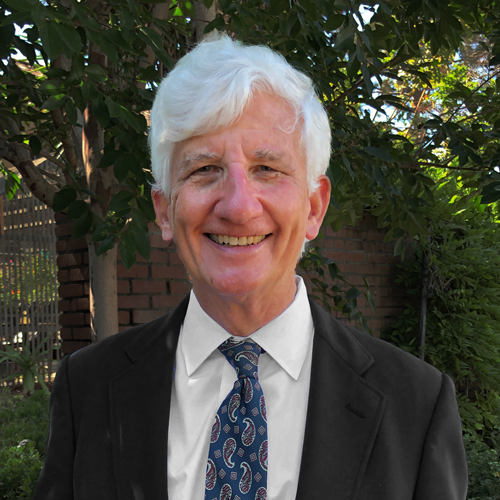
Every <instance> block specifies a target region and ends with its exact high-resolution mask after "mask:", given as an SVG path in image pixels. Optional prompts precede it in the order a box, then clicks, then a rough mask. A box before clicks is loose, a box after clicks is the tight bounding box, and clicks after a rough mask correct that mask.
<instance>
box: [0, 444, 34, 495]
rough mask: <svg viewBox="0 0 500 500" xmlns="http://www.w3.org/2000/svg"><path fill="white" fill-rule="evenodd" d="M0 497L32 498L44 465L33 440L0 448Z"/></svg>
mask: <svg viewBox="0 0 500 500" xmlns="http://www.w3.org/2000/svg"><path fill="white" fill-rule="evenodd" d="M0 464H1V465H0V498H2V500H30V499H31V498H33V493H34V490H35V486H36V482H37V480H38V476H39V475H40V471H41V469H42V466H43V460H42V458H41V457H40V454H39V453H38V452H37V451H36V449H35V448H34V446H33V443H32V442H31V441H27V442H25V443H21V444H19V445H18V446H13V447H11V448H6V449H3V450H2V449H0Z"/></svg>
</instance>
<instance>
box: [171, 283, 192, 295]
mask: <svg viewBox="0 0 500 500" xmlns="http://www.w3.org/2000/svg"><path fill="white" fill-rule="evenodd" d="M168 286H169V287H170V293H171V294H174V295H176V294H179V295H187V294H188V293H189V292H190V291H191V288H192V285H191V283H184V282H182V281H170V282H169V284H168Z"/></svg>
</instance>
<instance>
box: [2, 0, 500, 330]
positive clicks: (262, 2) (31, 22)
mask: <svg viewBox="0 0 500 500" xmlns="http://www.w3.org/2000/svg"><path fill="white" fill-rule="evenodd" d="M0 5H1V6H2V12H1V17H0V19H1V22H0V26H2V27H1V34H0V37H1V40H2V43H1V44H0V49H1V50H2V53H1V59H2V61H3V62H2V63H1V66H0V72H1V80H0V82H1V83H0V85H1V89H2V96H3V101H2V103H1V104H0V116H1V117H2V120H3V123H4V126H3V134H2V136H1V138H0V140H1V142H0V157H2V158H4V159H6V160H8V161H10V162H11V163H12V164H14V165H15V166H16V167H17V168H18V170H19V171H20V172H21V174H22V175H23V177H24V178H25V179H26V181H27V184H28V186H29V189H30V190H31V191H32V192H33V193H34V194H35V195H36V196H39V197H40V198H41V199H43V200H45V201H46V202H47V203H53V204H54V207H55V208H56V209H57V210H67V213H68V216H69V217H70V218H72V219H74V220H75V229H74V234H75V236H79V235H84V234H87V235H88V237H89V241H90V243H89V244H90V250H91V251H90V254H91V256H92V255H93V253H92V252H94V250H93V249H94V248H95V254H96V256H102V255H104V254H105V253H106V252H108V255H109V257H108V258H109V260H110V262H111V261H113V262H114V261H115V260H116V259H115V258H114V257H112V254H111V252H112V251H113V249H116V246H115V243H116V242H117V241H118V240H120V241H119V248H120V253H121V256H122V260H123V261H124V263H125V265H126V266H130V265H132V263H133V262H134V258H135V252H136V250H137V251H139V252H140V253H141V254H142V255H144V256H147V254H148V242H147V238H146V223H147V221H148V220H152V219H153V218H154V214H153V213H152V210H151V204H150V193H149V188H148V186H149V184H148V181H149V180H150V172H149V162H148V159H147V150H146V140H145V134H146V128H147V120H146V116H147V112H148V110H149V108H150V105H151V102H152V98H153V95H154V89H155V86H156V84H157V82H158V80H159V78H160V77H161V76H163V75H164V74H165V73H167V72H168V71H169V70H170V69H171V68H172V67H173V64H174V62H175V61H176V60H177V59H178V58H179V57H180V56H182V55H183V54H184V53H185V51H186V50H187V49H188V48H189V46H190V44H191V43H192V42H193V36H192V26H193V25H195V26H197V27H196V30H197V35H198V37H199V35H200V31H201V28H200V27H199V25H198V24H197V21H198V20H199V19H198V17H199V16H200V15H206V14H204V12H207V9H208V12H211V14H210V15H211V16H213V15H214V14H215V8H214V6H213V2H211V1H210V0H207V2H204V3H203V5H204V7H202V4H201V3H200V2H198V4H197V5H198V7H197V8H196V9H193V8H192V6H191V5H190V4H189V3H188V2H181V1H178V0H176V1H172V3H165V2H160V3H155V4H151V5H148V4H144V3H139V2H137V1H136V0H128V1H127V2H125V0H112V1H110V2H109V3H104V2H101V1H99V0H86V1H85V2H78V1H76V0H54V2H52V3H45V2H41V1H40V0H0ZM207 6H208V7H207ZM217 9H218V10H217V12H218V15H217V17H216V18H215V19H213V20H212V21H211V22H210V23H208V24H207V25H206V26H205V28H204V31H205V32H209V31H211V30H213V29H219V30H226V31H227V32H229V33H230V34H231V35H232V36H234V37H237V38H239V39H241V40H243V41H246V42H251V43H265V44H267V45H269V46H270V47H272V48H273V49H275V50H278V51H279V52H281V53H282V54H283V55H284V56H285V57H286V58H287V59H288V60H289V62H290V63H291V64H292V65H294V66H295V67H297V68H299V69H301V70H302V71H305V72H306V73H308V74H309V75H310V76H311V77H312V78H313V80H314V81H315V82H316V84H317V87H318V89H319V91H320V93H321V95H322V98H323V100H324V103H325V105H326V107H327V109H328V111H329V114H330V120H331V124H332V130H333V144H332V145H333V157H332V161H331V164H330V170H329V176H330V178H331V181H332V185H333V193H332V194H333V196H332V202H331V205H330V207H329V210H328V213H327V217H326V220H325V224H328V225H331V227H332V228H333V229H334V230H337V229H338V228H340V227H341V226H342V225H343V224H355V222H356V220H357V219H358V218H359V217H360V215H361V214H362V213H363V211H369V212H371V213H372V214H374V215H375V216H376V217H377V219H378V224H379V226H380V227H385V228H387V240H388V241H391V240H395V253H396V254H397V255H401V256H404V249H405V245H404V239H403V238H404V236H405V235H408V236H410V237H412V238H417V239H421V238H422V237H423V236H426V235H427V233H428V229H427V226H428V221H427V219H426V215H425V211H424V210H422V208H423V207H427V206H430V205H432V204H433V203H434V201H433V200H434V196H435V192H436V189H437V187H438V186H439V185H440V183H442V182H450V183H451V184H452V185H454V186H456V193H455V195H454V196H456V199H455V202H456V203H457V210H460V209H461V208H460V205H459V203H468V200H471V199H475V200H476V201H477V202H478V203H479V204H495V203H497V201H498V200H499V199H500V173H499V171H498V163H499V160H500V150H499V141H498V139H499V135H498V124H499V123H500V121H499V120H500V106H499V99H500V97H499V96H500V94H499V90H500V80H499V79H498V78H497V75H498V67H497V65H498V63H500V39H499V36H498V33H499V32H500V30H499V28H500V5H499V3H498V1H497V0H493V1H492V0H480V1H478V2H474V3H473V4H472V5H471V4H470V2H465V0H455V1H453V2H452V1H437V0H385V1H379V2H377V1H375V0H365V1H362V2H354V1H351V0H335V1H332V0H294V1H288V0H244V1H243V0H234V1H232V0H220V1H219V3H218V5H217ZM193 16H194V18H193ZM16 25H17V26H20V27H24V31H23V32H20V31H19V30H16V28H15V26H16ZM474 44H476V47H481V50H482V52H481V54H482V55H481V58H477V57H473V54H474V50H475V49H474V47H475V46H474ZM467 58H468V59H467ZM461 60H463V61H469V62H470V61H472V60H473V61H474V64H475V65H476V67H477V68H479V69H481V71H478V72H477V74H475V75H472V76H471V75H469V74H468V73H467V71H465V72H464V69H465V67H464V65H463V64H462V66H460V61H461ZM448 67H449V68H450V69H448ZM497 82H498V84H497ZM431 98H432V101H433V103H434V104H433V105H432V106H427V107H424V106H423V104H424V103H428V100H429V99H431ZM82 129H83V131H84V134H83V136H84V140H83V141H82V145H81V146H80V142H79V140H78V138H77V137H76V136H77V135H79V131H80V130H82ZM80 150H81V152H80ZM30 154H31V155H35V156H39V157H40V156H41V157H42V158H46V159H47V160H48V161H51V162H52V163H53V164H55V165H56V174H55V175H53V174H51V173H50V172H48V170H47V169H44V168H43V164H42V165H39V164H36V165H35V163H34V162H33V161H32V157H31V156H30ZM435 169H441V170H442V171H443V172H444V173H443V175H442V176H441V177H442V180H439V182H437V181H436V176H435V175H434V173H433V171H434V170H435ZM7 175H9V176H10V179H11V182H10V184H9V185H10V186H11V187H12V189H13V188H14V187H15V186H14V185H15V179H14V178H12V175H11V174H7ZM47 179H50V180H49V181H47ZM50 200H53V201H52V202H51V201H50ZM97 244H98V245H97ZM95 245H97V246H95ZM94 260H95V262H99V260H98V259H97V258H96V257H92V262H94ZM311 262H313V264H315V265H316V269H319V267H318V265H320V264H321V263H322V262H323V260H322V259H321V258H317V259H312V261H311ZM326 264H330V267H331V269H330V271H331V274H332V271H333V275H335V274H336V273H335V272H334V271H335V269H334V268H333V267H332V266H331V264H332V263H328V262H326ZM94 268H95V267H94ZM106 268H111V267H110V266H106ZM98 274H99V273H98ZM93 276H95V273H93ZM108 280H111V278H108ZM98 288H99V287H98V285H97V283H94V284H93V285H92V290H93V291H96V290H97V289H98ZM333 293H334V294H336V293H337V291H336V290H334V291H333ZM346 293H350V298H348V297H347V295H346V302H347V303H349V304H350V306H349V309H350V311H351V312H352V311H355V308H356V302H355V299H356V293H354V292H352V289H349V290H348V291H347V292H346ZM113 309H116V308H115V306H114V305H113V306H110V309H109V310H113ZM347 312H349V311H347ZM105 314H106V315H107V316H113V314H110V313H108V312H106V313H105ZM106 328H107V331H115V330H116V328H110V327H106Z"/></svg>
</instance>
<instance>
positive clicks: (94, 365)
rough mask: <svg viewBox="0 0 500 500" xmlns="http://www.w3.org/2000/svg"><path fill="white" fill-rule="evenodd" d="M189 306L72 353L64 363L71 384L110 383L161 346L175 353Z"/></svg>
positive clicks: (182, 303) (183, 306) (185, 304)
mask: <svg viewBox="0 0 500 500" xmlns="http://www.w3.org/2000/svg"><path fill="white" fill-rule="evenodd" d="M187 304H188V298H186V299H184V300H183V301H182V302H181V304H180V305H179V306H178V307H177V308H176V309H175V310H173V311H172V312H170V313H167V314H165V315H164V316H161V317H160V318H158V319H156V320H154V321H151V322H149V323H146V324H144V325H139V326H135V327H132V328H130V329H129V330H126V331H124V332H120V333H117V334H114V335H112V336H110V337H107V338H105V339H103V340H101V341H99V342H96V343H93V344H91V345H89V346H87V347H84V348H83V349H80V350H79V351H77V352H76V353H74V354H72V355H71V356H70V357H69V359H68V360H67V361H65V364H67V373H68V377H69V378H70V379H71V382H72V384H73V383H74V384H77V385H79V384H80V383H82V384H85V385H88V383H89V382H91V381H92V380H99V381H101V382H102V381H105V380H111V379H112V378H113V377H114V376H116V375H117V374H119V373H121V372H123V371H125V370H126V369H128V368H129V367H130V366H131V365H132V364H134V363H136V361H137V360H139V359H140V358H141V357H142V356H144V355H146V356H147V355H150V354H151V353H152V352H154V351H155V350H158V347H159V346H166V347H167V350H166V352H175V346H176V344H177V338H178V334H179V330H180V326H181V325H182V322H183V320H184V316H185V312H186V309H187ZM146 359H147V358H146Z"/></svg>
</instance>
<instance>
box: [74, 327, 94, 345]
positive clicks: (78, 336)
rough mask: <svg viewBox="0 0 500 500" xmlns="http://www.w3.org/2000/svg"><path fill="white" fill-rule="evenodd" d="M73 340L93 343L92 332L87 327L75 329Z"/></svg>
mask: <svg viewBox="0 0 500 500" xmlns="http://www.w3.org/2000/svg"><path fill="white" fill-rule="evenodd" d="M73 339H74V340H88V341H89V342H91V341H92V330H91V329H90V327H88V326H86V327H84V328H73Z"/></svg>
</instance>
